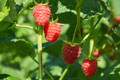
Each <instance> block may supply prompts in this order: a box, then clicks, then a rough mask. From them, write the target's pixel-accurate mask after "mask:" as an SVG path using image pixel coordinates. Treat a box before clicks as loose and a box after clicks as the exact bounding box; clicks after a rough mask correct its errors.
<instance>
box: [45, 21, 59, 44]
mask: <svg viewBox="0 0 120 80" xmlns="http://www.w3.org/2000/svg"><path fill="white" fill-rule="evenodd" d="M60 32H61V24H58V23H57V22H48V23H47V24H46V25H45V26H44V33H45V38H46V40H47V41H49V42H54V41H56V40H57V38H58V37H59V35H60Z"/></svg>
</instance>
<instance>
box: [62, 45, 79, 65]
mask: <svg viewBox="0 0 120 80" xmlns="http://www.w3.org/2000/svg"><path fill="white" fill-rule="evenodd" d="M80 52H81V48H80V46H73V47H72V46H70V45H68V44H65V45H64V47H63V49H62V53H63V54H62V56H63V59H64V61H65V62H66V63H67V64H73V63H74V62H75V60H76V59H77V58H78V57H79V56H80Z"/></svg>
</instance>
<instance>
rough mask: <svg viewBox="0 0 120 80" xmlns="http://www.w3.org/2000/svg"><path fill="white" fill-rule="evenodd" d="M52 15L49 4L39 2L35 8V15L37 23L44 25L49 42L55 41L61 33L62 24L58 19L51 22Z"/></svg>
mask: <svg viewBox="0 0 120 80" xmlns="http://www.w3.org/2000/svg"><path fill="white" fill-rule="evenodd" d="M50 15H51V11H50V7H49V5H48V4H37V5H36V6H34V8H33V17H34V19H35V21H36V24H37V25H39V26H43V27H44V33H45V38H46V40H47V41H49V42H54V41H56V40H57V38H58V37H59V35H60V32H61V25H60V24H59V23H57V22H56V21H53V22H49V19H50Z"/></svg>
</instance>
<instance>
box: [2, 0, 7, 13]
mask: <svg viewBox="0 0 120 80" xmlns="http://www.w3.org/2000/svg"><path fill="white" fill-rule="evenodd" d="M6 2H7V0H0V11H1V10H2V9H3V8H4V7H5V5H6Z"/></svg>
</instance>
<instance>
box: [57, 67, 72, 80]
mask: <svg viewBox="0 0 120 80" xmlns="http://www.w3.org/2000/svg"><path fill="white" fill-rule="evenodd" d="M69 67H70V66H67V68H66V69H65V70H64V71H63V73H62V75H61V76H60V78H59V80H63V78H64V76H65V75H66V73H67V72H68V69H69Z"/></svg>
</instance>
